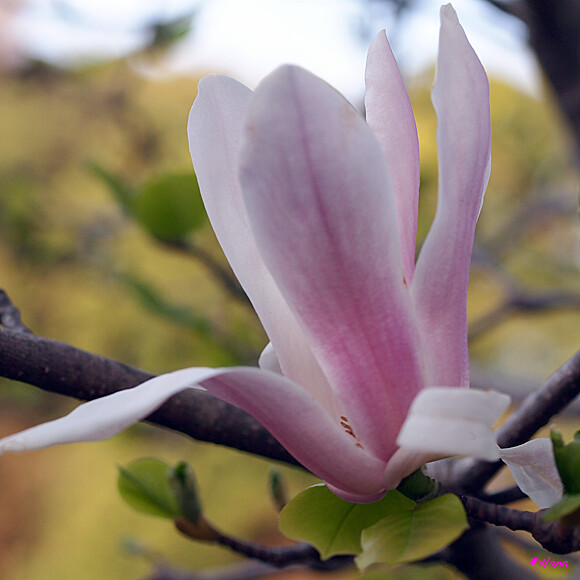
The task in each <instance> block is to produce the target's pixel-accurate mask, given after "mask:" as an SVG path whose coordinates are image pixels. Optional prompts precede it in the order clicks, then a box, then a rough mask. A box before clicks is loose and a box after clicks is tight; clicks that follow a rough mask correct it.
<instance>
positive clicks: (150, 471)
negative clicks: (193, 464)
mask: <svg viewBox="0 0 580 580" xmlns="http://www.w3.org/2000/svg"><path fill="white" fill-rule="evenodd" d="M169 470H170V467H169V465H167V464H166V463H164V462H163V461H159V460H158V459H153V458H148V459H138V460H136V461H134V462H132V463H130V464H129V465H127V466H126V467H121V466H119V477H118V480H117V485H118V487H119V492H120V494H121V497H122V498H123V499H124V500H125V501H126V502H127V503H128V504H129V505H130V506H131V507H133V508H134V509H136V510H137V511H139V512H142V513H145V514H149V515H153V516H159V517H162V518H168V519H173V518H175V517H176V516H178V515H179V508H178V506H177V502H176V501H175V498H174V495H173V491H172V489H171V486H170V484H169V479H168V472H169Z"/></svg>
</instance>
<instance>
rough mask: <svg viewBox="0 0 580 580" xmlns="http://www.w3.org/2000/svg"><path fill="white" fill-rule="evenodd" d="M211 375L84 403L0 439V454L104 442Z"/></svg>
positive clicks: (195, 372)
mask: <svg viewBox="0 0 580 580" xmlns="http://www.w3.org/2000/svg"><path fill="white" fill-rule="evenodd" d="M215 374H216V371H215V370H213V369H208V368H192V369H183V370H179V371H175V372H173V373H169V374H167V375H161V376H159V377H155V378H154V379H151V380H150V381H147V382H145V383H143V384H142V385H139V386H138V387H134V388H132V389H126V390H123V391H119V392H117V393H114V394H112V395H109V396H107V397H102V398H100V399H95V400H94V401H90V402H88V403H84V404H83V405H80V406H78V407H77V408H76V409H75V410H74V411H72V412H71V413H69V414H68V415H66V416H65V417H62V418H61V419H56V420H54V421H49V422H48V423H43V424H42V425H37V426H36V427H31V428H30V429H26V430H25V431H22V432H21V433H17V434H15V435H11V436H9V437H5V438H4V439H1V440H0V454H2V453H7V452H20V451H30V450H33V449H43V448H45V447H51V446H52V445H60V444H61V443H74V442H78V441H102V440H103V439H108V438H109V437H112V436H113V435H116V434H117V433H120V432H121V431H123V430H124V429H126V428H127V427H129V426H130V425H132V424H133V423H136V422H138V421H141V420H142V419H144V418H145V417H147V416H148V415H150V414H151V413H152V412H153V411H155V410H156V409H158V408H159V407H160V406H161V405H162V404H163V403H164V402H165V401H167V399H169V398H170V397H171V396H172V395H175V394H176V393H178V392H179V391H182V390H184V389H186V388H188V387H189V386H191V385H195V384H196V383H198V382H199V381H202V380H204V379H207V378H208V377H211V376H213V375H215Z"/></svg>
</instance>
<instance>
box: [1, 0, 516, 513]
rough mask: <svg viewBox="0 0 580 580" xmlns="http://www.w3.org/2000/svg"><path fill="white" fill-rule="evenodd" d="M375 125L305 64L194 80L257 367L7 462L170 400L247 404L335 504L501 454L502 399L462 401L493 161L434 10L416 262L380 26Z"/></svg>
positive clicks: (455, 43)
mask: <svg viewBox="0 0 580 580" xmlns="http://www.w3.org/2000/svg"><path fill="white" fill-rule="evenodd" d="M366 87H367V93H366V99H365V106H366V120H365V119H364V118H363V117H361V115H360V114H359V113H358V112H357V111H356V110H355V109H354V108H353V107H352V106H351V105H350V104H349V103H348V102H347V101H346V100H345V99H344V98H343V97H342V96H341V95H340V94H339V93H338V92H336V91H335V90H334V89H333V88H331V87H330V86H329V85H327V84H326V83H325V82H323V81H322V80H321V79H319V78H317V77H316V76H314V75H312V74H311V73H309V72H307V71H306V70H304V69H302V68H299V67H296V66H283V67H280V68H279V69H277V70H275V71H274V72H273V73H272V74H271V75H270V76H268V77H267V78H266V79H265V80H264V81H263V82H262V83H261V84H260V85H259V86H258V88H257V89H256V91H255V92H252V91H250V90H249V89H248V88H247V87H245V86H244V85H242V84H240V83H238V82H236V81H235V80H233V79H231V78H228V77H224V76H209V77H206V78H205V79H203V80H202V81H201V82H200V85H199V93H198V97H197V99H196V101H195V104H194V106H193V108H192V111H191V115H190V119H189V138H190V149H191V155H192V158H193V163H194V166H195V170H196V173H197V177H198V180H199V184H200V188H201V191H202V195H203V198H204V203H205V205H206V208H207V212H208V215H209V217H210V220H211V222H212V225H213V228H214V230H215V232H216V234H217V237H218V240H219V242H220V244H221V246H222V248H223V250H224V252H225V254H226V256H227V258H228V260H229V262H230V264H231V266H232V268H233V270H234V272H235V274H236V276H237V277H238V279H239V281H240V283H241V284H242V286H243V287H244V289H245V291H246V292H247V294H248V296H249V298H250V300H251V301H252V303H253V305H254V307H255V309H256V312H257V314H258V316H259V317H260V319H261V321H262V323H263V325H264V328H265V330H266V332H267V334H268V336H269V338H270V341H271V342H270V344H269V345H268V346H267V347H266V349H265V350H264V352H263V354H262V356H261V358H260V367H261V368H260V369H257V368H241V367H240V368H229V369H205V368H191V369H184V370H180V371H177V372H175V373H171V374H168V375H163V376H161V377H157V378H155V379H153V380H151V381H148V382H146V383H144V384H143V385H141V386H139V387H135V388H133V389H129V390H126V391H122V392H119V393H116V394H114V395H111V396H109V397H105V398H103V399H99V400H96V401H93V402H90V403H87V404H85V405H81V406H80V407H79V408H78V409H77V410H75V411H73V412H72V413H71V414H70V415H69V416H67V417H65V418H63V419H60V420H57V421H54V422H51V423H47V424H44V425H41V426H39V427H35V428H32V429H30V430H28V431H25V432H23V433H21V434H18V435H15V436H12V437H8V438H6V439H4V440H2V441H0V451H15V450H23V449H33V448H39V447H45V446H48V445H54V444H57V443H63V442H69V441H87V440H97V439H104V438H105V437H108V436H111V435H112V434H114V433H116V432H119V431H120V430H121V429H123V428H125V427H127V426H128V425H130V424H131V423H133V422H135V421H138V420H140V419H142V418H144V417H146V416H147V415H148V414H149V413H151V412H152V411H153V410H154V409H156V408H157V407H158V406H160V405H161V404H162V403H163V402H164V401H165V400H167V399H168V398H169V397H170V396H171V395H173V394H174V393H176V392H178V391H180V390H182V389H185V388H191V387H193V388H203V389H206V390H207V391H209V392H210V393H212V394H213V395H215V396H216V397H219V398H221V399H223V400H225V401H228V402H230V403H233V404H234V405H237V406H239V407H242V408H243V409H245V410H246V411H248V412H249V413H251V414H252V415H253V416H254V417H255V418H256V419H257V420H258V421H260V422H261V423H262V424H263V425H264V426H265V427H266V428H267V429H268V430H269V431H270V432H271V433H272V434H273V435H274V436H275V437H276V438H277V439H278V440H279V441H280V443H281V444H282V445H284V446H285V447H286V449H287V450H288V451H289V452H290V453H291V454H292V455H293V456H294V457H295V458H296V459H297V460H298V461H300V462H301V463H302V464H303V465H304V466H305V467H306V468H308V469H309V470H310V471H312V472H313V473H314V474H316V475H317V476H319V477H320V478H321V479H323V480H324V481H325V482H326V483H327V485H328V486H329V487H330V488H331V489H332V490H333V491H334V492H335V493H336V494H337V495H339V496H341V497H343V498H345V499H348V500H351V501H359V502H365V501H373V500H375V499H378V498H380V497H381V496H382V495H384V494H385V493H386V491H387V490H389V489H392V488H394V487H396V486H397V485H398V483H399V482H400V480H401V479H402V478H403V477H405V476H406V475H408V474H410V473H412V472H413V471H414V470H416V469H417V468H418V467H420V466H421V465H422V464H424V463H425V462H427V461H430V460H433V459H438V458H442V457H449V456H453V455H458V454H459V455H473V456H475V457H479V458H482V459H486V460H490V461H493V460H497V459H498V458H499V457H500V453H499V449H498V447H497V445H496V444H495V439H494V436H493V433H492V430H491V428H492V426H493V424H494V422H495V421H496V419H497V418H498V416H499V415H500V414H501V413H502V412H503V411H504V410H505V408H506V407H507V405H508V402H509V399H508V397H507V396H505V395H500V394H498V393H492V392H483V391H476V390H470V389H468V383H469V359H468V350H467V330H466V297H467V283H468V272H469V262H470V257H471V250H472V245H473V238H474V231H475V225H476V221H477V218H478V215H479V212H480V209H481V205H482V201H483V195H484V190H485V188H486V185H487V180H488V176H489V167H490V147H491V145H490V114H489V94H488V93H489V88H488V82H487V77H486V75H485V72H484V70H483V68H482V66H481V63H480V62H479V60H478V58H477V56H476V55H475V53H474V51H473V49H472V48H471V46H470V44H469V42H468V41H467V38H466V36H465V33H464V31H463V29H462V28H461V26H460V25H459V22H458V20H457V17H456V14H455V12H454V10H453V8H452V7H451V6H449V5H448V6H444V7H443V8H442V10H441V36H440V42H439V55H438V61H437V77H436V82H435V86H434V89H433V103H434V106H435V110H436V113H437V118H438V131H437V143H438V149H439V201H438V208H437V213H436V215H435V218H434V221H433V224H432V226H431V229H430V232H429V235H428V237H427V239H426V240H425V243H424V244H423V247H422V249H421V252H420V255H419V259H418V261H417V263H415V237H416V227H417V205H418V193H419V146H418V139H417V130H416V126H415V121H414V118H413V113H412V110H411V105H410V103H409V99H408V97H407V93H406V91H405V87H404V85H403V80H402V78H401V75H400V72H399V70H398V68H397V65H396V62H395V60H394V57H393V54H392V52H391V49H390V47H389V44H388V41H387V38H386V36H385V34H384V32H382V33H380V34H379V35H378V36H377V37H376V38H375V39H374V41H373V43H372V45H371V47H370V50H369V53H368V61H367V69H366Z"/></svg>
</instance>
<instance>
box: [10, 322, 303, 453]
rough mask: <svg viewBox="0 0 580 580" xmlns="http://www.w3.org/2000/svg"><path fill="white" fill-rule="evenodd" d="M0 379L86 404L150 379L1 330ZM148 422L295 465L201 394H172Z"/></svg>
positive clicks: (244, 421)
mask: <svg viewBox="0 0 580 580" xmlns="http://www.w3.org/2000/svg"><path fill="white" fill-rule="evenodd" d="M0 376H2V377H5V378H8V379H13V380H15V381H20V382H24V383H28V384H30V385H34V386H36V387H39V388H41V389H43V390H45V391H50V392H52V393H59V394H61V395H66V396H68V397H74V398H75V399H81V400H85V401H88V400H91V399H96V398H99V397H103V396H105V395H108V394H110V393H113V392H115V391H117V390H120V389H126V388H129V387H133V386H135V385H138V384H140V383H142V382H144V381H146V380H147V379H150V378H152V377H153V375H152V374H150V373H148V372H145V371H143V370H140V369H136V368H133V367H130V366H128V365H124V364H122V363H119V362H116V361H113V360H110V359H107V358H105V357H102V356H98V355H95V354H91V353H89V352H86V351H83V350H80V349H77V348H74V347H72V346H70V345H68V344H64V343H62V342H58V341H55V340H50V339H47V338H42V337H39V336H34V335H32V334H29V333H25V332H18V331H13V330H10V329H7V328H2V327H0ZM147 420H148V421H150V422H151V423H154V424H157V425H160V426H162V427H167V428H169V429H173V430H175V431H179V432H181V433H184V434H186V435H189V436H191V437H193V438H195V439H198V440H200V441H207V442H210V443H218V444H220V445H226V446H228V447H232V448H234V449H239V450H241V451H247V452H249V453H254V454H256V455H261V456H262V457H266V458H269V459H275V460H277V461H283V462H286V463H289V464H291V465H298V463H297V462H296V460H295V459H294V458H293V457H292V456H291V455H290V454H289V453H288V452H287V451H286V450H285V449H284V448H283V447H282V446H281V445H280V444H279V443H278V442H277V441H276V440H275V439H274V438H273V437H272V436H271V435H270V434H269V433H268V432H267V431H266V430H265V429H264V428H263V427H262V426H261V425H260V424H259V423H257V422H256V421H255V420H254V419H253V418H252V417H250V415H248V414H247V413H245V412H244V411H242V410H241V409H238V408H237V407H233V406H232V405H229V404H227V403H224V402H222V401H219V400H217V399H214V398H213V397H211V396H210V395H208V394H206V393H203V392H200V391H193V390H188V391H184V392H183V393H181V394H178V395H175V396H174V397H172V398H171V399H170V400H169V401H168V402H167V403H166V404H165V405H163V406H162V407H161V408H160V409H159V410H158V411H156V412H155V413H153V414H152V415H151V416H150V417H148V419H147Z"/></svg>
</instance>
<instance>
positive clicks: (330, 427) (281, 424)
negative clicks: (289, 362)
mask: <svg viewBox="0 0 580 580" xmlns="http://www.w3.org/2000/svg"><path fill="white" fill-rule="evenodd" d="M195 385H202V386H203V387H204V388H206V389H207V390H208V391H209V392H210V393H212V394H214V395H215V396H217V397H218V398H220V399H222V400H224V401H227V402H229V403H232V404H234V405H236V406H239V407H241V408H243V409H244V410H246V411H248V412H249V413H251V414H252V415H253V416H254V417H256V418H257V419H258V421H260V422H261V423H262V424H263V425H264V426H265V427H266V429H268V430H269V431H270V432H271V433H272V435H273V436H274V437H276V439H278V440H279V441H280V443H281V444H282V445H283V446H284V447H285V448H286V449H287V450H288V451H289V453H291V454H292V455H293V456H294V457H295V458H296V459H297V460H298V461H300V462H301V463H302V464H303V465H304V466H305V467H306V468H307V469H309V470H310V471H312V472H313V473H314V474H316V475H318V476H319V477H321V478H322V479H324V480H327V481H328V482H329V483H330V484H331V485H333V486H334V487H336V488H338V489H341V490H343V491H344V493H348V494H353V495H357V496H361V497H364V496H375V495H377V494H380V493H381V492H382V491H383V490H384V482H383V471H384V468H385V464H384V462H382V461H380V460H378V459H376V458H374V457H372V456H371V455H370V454H369V453H367V452H366V451H364V450H363V449H361V448H360V447H359V446H357V444H356V441H355V440H354V438H353V437H352V436H349V435H348V434H347V433H345V431H344V430H343V429H341V427H340V426H339V425H338V423H337V422H336V421H334V420H333V419H332V418H331V417H329V416H328V414H327V413H326V412H325V411H324V409H323V408H322V407H321V406H320V405H319V404H318V403H316V401H314V399H312V397H311V396H310V395H309V394H308V393H307V392H306V391H305V390H304V389H302V387H300V386H299V385H296V384H295V383H293V382H292V381H290V380H288V379H286V378H284V377H282V376H280V375H278V374H275V373H271V372H268V371H261V370H258V369H255V368H250V367H232V368H227V369H207V368H189V369H182V370H179V371H175V372H173V373H169V374H166V375H161V376H159V377H155V378H154V379H151V380H149V381H147V382H145V383H143V384H141V385H139V386H137V387H133V388H131V389H126V390H123V391H119V392H117V393H114V394H112V395H109V396H106V397H102V398H100V399H96V400H94V401H90V402H88V403H85V404H83V405H80V406H79V407H77V408H76V409H75V410H74V411H72V412H71V413H69V414H68V415H66V416H65V417H62V418H61V419H56V420H55V421H50V422H48V423H44V424H42V425H38V426H36V427H32V428H31V429H27V430H25V431H22V432H21V433H17V434H16V435H12V436H9V437H6V438H4V439H2V440H0V453H6V452H18V451H27V450H32V449H42V448H44V447H49V446H52V445H58V444H61V443H74V442H79V441H100V440H103V439H108V438H109V437H112V436H113V435H116V434H117V433H119V432H120V431H122V430H123V429H126V428H127V427H129V426H130V425H131V424H133V423H136V422H137V421H140V420H142V419H144V418H145V417H147V416H148V415H149V414H151V413H152V412H153V411H155V410H156V409H157V408H158V407H160V406H161V405H162V404H163V403H164V402H165V401H166V400H167V399H169V398H170V397H171V396H172V395H174V394H176V393H178V392H179V391H182V390H184V389H186V388H189V387H194V386H195Z"/></svg>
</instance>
